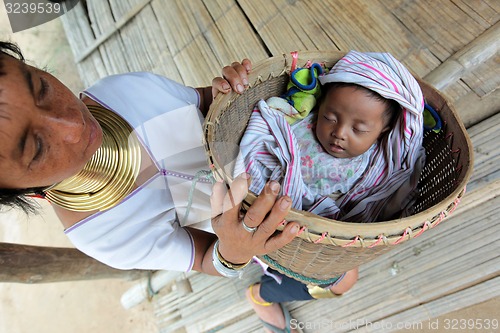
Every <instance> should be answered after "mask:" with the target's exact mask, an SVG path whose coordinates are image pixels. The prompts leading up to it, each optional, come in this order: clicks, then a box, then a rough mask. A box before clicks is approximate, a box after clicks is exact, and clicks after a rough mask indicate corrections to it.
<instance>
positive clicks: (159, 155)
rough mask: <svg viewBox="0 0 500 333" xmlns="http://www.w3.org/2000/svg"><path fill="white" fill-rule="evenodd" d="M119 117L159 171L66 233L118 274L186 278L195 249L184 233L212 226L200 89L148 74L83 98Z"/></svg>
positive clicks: (104, 85)
mask: <svg viewBox="0 0 500 333" xmlns="http://www.w3.org/2000/svg"><path fill="white" fill-rule="evenodd" d="M83 94H85V95H86V96H88V97H89V98H91V99H92V100H94V101H96V102H98V103H99V104H101V105H103V106H104V107H106V108H108V109H109V110H112V111H113V112H116V113H117V114H119V115H120V116H122V117H123V118H124V119H125V120H126V121H127V122H128V123H129V124H130V125H131V126H132V127H133V128H134V130H135V132H136V133H137V135H138V137H139V140H140V141H141V142H142V144H143V145H144V147H145V148H146V150H147V151H148V153H149V155H150V157H151V159H152V160H153V161H154V163H155V164H156V167H157V169H158V172H157V173H156V174H155V175H154V176H153V177H152V178H151V179H149V180H148V181H147V182H146V183H144V184H142V185H141V186H139V187H138V188H137V189H136V190H134V191H133V192H132V193H131V194H129V195H128V196H127V197H126V198H125V199H124V200H123V201H122V202H120V203H119V204H118V205H116V206H115V207H113V208H111V209H108V210H106V211H103V212H98V213H96V214H94V215H92V216H90V217H88V218H86V219H84V220H82V221H80V222H78V223H76V224H75V225H73V226H72V227H70V228H68V229H66V230H65V233H66V235H67V236H68V237H69V238H70V240H71V242H72V243H73V244H74V245H75V247H76V248H78V249H79V250H80V251H82V252H84V253H86V254H87V255H89V256H91V257H93V258H95V259H97V260H99V261H101V262H103V263H105V264H107V265H109V266H111V267H115V268H119V269H151V270H161V269H168V270H177V271H189V270H190V269H191V268H192V266H193V261H194V243H193V239H192V237H191V235H190V234H189V232H187V231H186V230H185V229H184V228H182V227H183V226H186V225H196V226H197V227H200V226H201V228H203V229H205V230H207V229H208V230H209V231H210V230H211V227H210V193H211V184H210V182H209V181H208V180H205V179H200V180H199V181H198V182H196V187H195V188H196V190H195V192H194V195H193V197H192V207H191V209H190V211H189V214H188V216H187V217H186V216H185V214H186V207H187V206H188V201H189V199H188V197H189V191H190V189H191V186H192V184H193V177H194V176H195V175H196V173H197V172H198V171H200V170H207V169H208V166H207V160H206V157H205V151H204V148H203V143H202V134H203V132H202V122H203V116H202V115H201V113H200V112H199V110H198V106H199V102H200V101H199V98H200V97H199V95H198V92H197V91H196V89H194V88H190V87H185V86H183V85H181V84H179V83H176V82H174V81H172V80H169V79H167V78H164V77H161V76H158V75H154V74H151V73H142V72H141V73H129V74H122V75H113V76H110V77H106V78H104V79H102V80H100V81H98V82H97V83H96V84H95V85H93V86H92V87H90V88H89V89H87V90H86V91H84V92H83Z"/></svg>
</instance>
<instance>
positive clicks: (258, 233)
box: [211, 174, 299, 264]
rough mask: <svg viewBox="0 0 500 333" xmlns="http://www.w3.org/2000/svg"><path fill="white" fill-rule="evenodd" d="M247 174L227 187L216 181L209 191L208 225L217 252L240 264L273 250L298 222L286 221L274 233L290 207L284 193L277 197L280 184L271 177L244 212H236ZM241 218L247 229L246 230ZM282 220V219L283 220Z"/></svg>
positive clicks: (291, 234)
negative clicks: (209, 219)
mask: <svg viewBox="0 0 500 333" xmlns="http://www.w3.org/2000/svg"><path fill="white" fill-rule="evenodd" d="M249 181H250V179H249V176H248V175H246V174H243V175H240V176H239V177H237V178H236V179H235V180H234V182H233V183H232V184H231V189H230V190H227V189H226V186H225V185H224V184H223V183H216V184H215V185H214V188H213V194H212V198H211V201H212V211H213V216H215V217H213V218H212V227H213V229H214V231H215V233H216V234H217V236H218V237H219V253H220V254H221V256H222V257H223V258H224V259H225V260H226V261H228V262H231V263H233V264H242V263H246V262H248V261H249V260H250V259H251V258H252V257H253V256H255V255H262V254H266V253H269V252H273V251H275V250H277V249H279V248H281V247H283V246H284V245H286V244H287V243H289V242H290V241H292V239H293V238H294V237H295V236H296V235H297V233H298V231H299V224H298V223H296V222H289V223H287V224H286V226H285V228H284V229H283V230H282V232H281V233H278V234H276V235H274V232H275V231H276V228H277V227H278V226H279V225H280V224H281V223H282V222H283V221H284V218H285V216H286V214H287V213H288V211H289V210H290V207H291V199H290V198H289V197H287V196H284V197H281V198H279V199H277V197H278V193H279V189H280V185H279V183H277V182H274V181H271V182H269V183H267V184H266V186H265V187H264V189H263V191H262V193H261V194H260V195H259V197H258V198H257V199H256V200H255V202H254V203H253V204H252V206H251V207H250V208H249V209H248V210H247V212H246V214H242V213H241V212H240V208H241V202H242V201H243V199H244V198H245V196H246V194H247V191H248V184H249ZM243 222H244V223H245V224H246V226H247V227H248V228H250V229H252V228H256V229H255V231H249V230H246V229H245V227H244V225H243ZM285 223H286V222H285Z"/></svg>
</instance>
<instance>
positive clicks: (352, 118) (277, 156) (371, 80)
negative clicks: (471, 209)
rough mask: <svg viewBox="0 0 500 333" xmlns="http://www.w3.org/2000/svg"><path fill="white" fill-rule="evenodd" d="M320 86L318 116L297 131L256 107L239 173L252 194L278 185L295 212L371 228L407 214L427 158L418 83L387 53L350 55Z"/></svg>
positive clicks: (278, 115) (307, 118)
mask: <svg viewBox="0 0 500 333" xmlns="http://www.w3.org/2000/svg"><path fill="white" fill-rule="evenodd" d="M318 80H319V82H320V83H321V85H322V97H321V98H320V100H319V103H318V104H319V107H318V111H317V112H311V113H310V114H309V115H307V116H305V118H304V119H303V120H301V121H298V122H295V123H293V124H292V125H290V124H289V123H291V122H290V120H289V119H286V117H283V114H282V113H280V112H278V111H277V110H276V109H274V108H272V107H270V106H269V105H268V104H267V103H266V102H265V101H260V102H259V103H258V104H257V108H256V109H254V112H253V113H252V116H251V118H250V122H249V125H248V127H247V130H246V132H245V134H244V136H243V138H242V141H241V144H240V148H241V154H242V157H243V159H242V160H241V162H242V164H238V168H237V171H238V172H242V171H246V172H248V173H250V174H251V175H252V184H251V187H250V190H251V191H253V192H255V193H260V191H261V189H262V187H263V184H264V183H265V182H266V181H267V180H269V179H275V180H278V181H280V182H281V183H282V192H283V194H287V195H289V196H290V197H292V200H293V206H294V208H297V209H302V210H309V211H311V212H313V213H315V214H318V215H322V216H325V217H329V218H335V219H342V220H347V221H359V222H361V221H364V222H374V221H377V220H386V219H390V218H394V217H399V216H400V215H402V214H403V215H404V214H408V213H409V211H408V209H409V208H410V207H411V204H412V200H413V199H414V198H415V190H416V184H417V182H418V178H419V175H420V171H421V169H422V168H423V164H424V160H425V151H424V149H423V147H422V133H423V119H422V111H423V107H424V100H423V96H422V92H421V90H420V87H419V85H418V83H417V81H416V80H415V78H414V77H413V76H412V75H411V74H410V73H409V72H408V70H407V69H406V68H405V67H404V66H403V65H402V64H401V63H400V62H399V61H397V60H396V59H395V58H394V57H392V56H391V55H390V54H387V53H360V52H356V51H351V52H349V53H348V54H347V55H346V56H345V57H343V58H342V59H340V60H339V61H338V62H337V63H336V64H335V65H334V66H333V68H332V69H331V70H330V71H329V72H328V73H327V74H324V75H320V76H319V77H318ZM332 194H333V195H332Z"/></svg>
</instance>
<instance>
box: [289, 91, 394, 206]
mask: <svg viewBox="0 0 500 333" xmlns="http://www.w3.org/2000/svg"><path fill="white" fill-rule="evenodd" d="M322 91H323V95H322V98H321V99H320V100H319V109H318V111H317V113H316V112H315V113H312V114H310V115H309V116H307V117H306V118H305V119H304V120H303V121H301V122H298V123H295V124H294V125H292V126H291V128H292V131H293V133H294V134H295V136H296V138H297V143H298V146H299V151H300V156H301V157H300V162H301V174H302V178H303V180H304V183H305V184H306V185H307V187H308V188H309V189H310V190H311V191H313V192H316V193H318V194H320V195H328V196H330V197H331V198H337V197H338V196H340V195H341V194H345V193H347V191H349V190H350V189H351V188H352V187H353V185H354V184H355V183H356V182H357V181H358V180H359V179H360V178H361V176H362V175H363V173H364V172H365V170H366V168H367V167H368V164H369V162H370V159H371V157H372V155H373V153H374V150H375V145H376V143H377V142H378V141H379V140H381V138H382V136H383V135H384V134H386V133H388V132H389V131H390V130H391V129H392V128H393V127H394V124H395V121H396V120H397V118H398V116H399V114H400V113H401V107H400V105H399V104H398V103H397V102H396V101H394V100H389V99H385V98H383V97H382V96H380V95H379V94H378V93H376V92H374V91H373V90H369V89H366V88H364V87H362V86H359V85H357V84H352V83H342V82H335V83H327V84H326V85H325V86H323V90H322Z"/></svg>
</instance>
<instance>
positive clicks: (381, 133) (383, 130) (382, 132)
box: [378, 125, 391, 140]
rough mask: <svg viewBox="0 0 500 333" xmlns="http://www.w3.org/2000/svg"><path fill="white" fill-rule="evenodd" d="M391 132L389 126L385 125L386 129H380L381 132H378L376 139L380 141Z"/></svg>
mask: <svg viewBox="0 0 500 333" xmlns="http://www.w3.org/2000/svg"><path fill="white" fill-rule="evenodd" d="M390 130H391V126H389V125H387V126H386V127H384V128H383V129H382V131H380V135H379V136H378V139H379V140H380V139H382V138H383V137H384V136H385V135H387V134H389V132H390Z"/></svg>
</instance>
